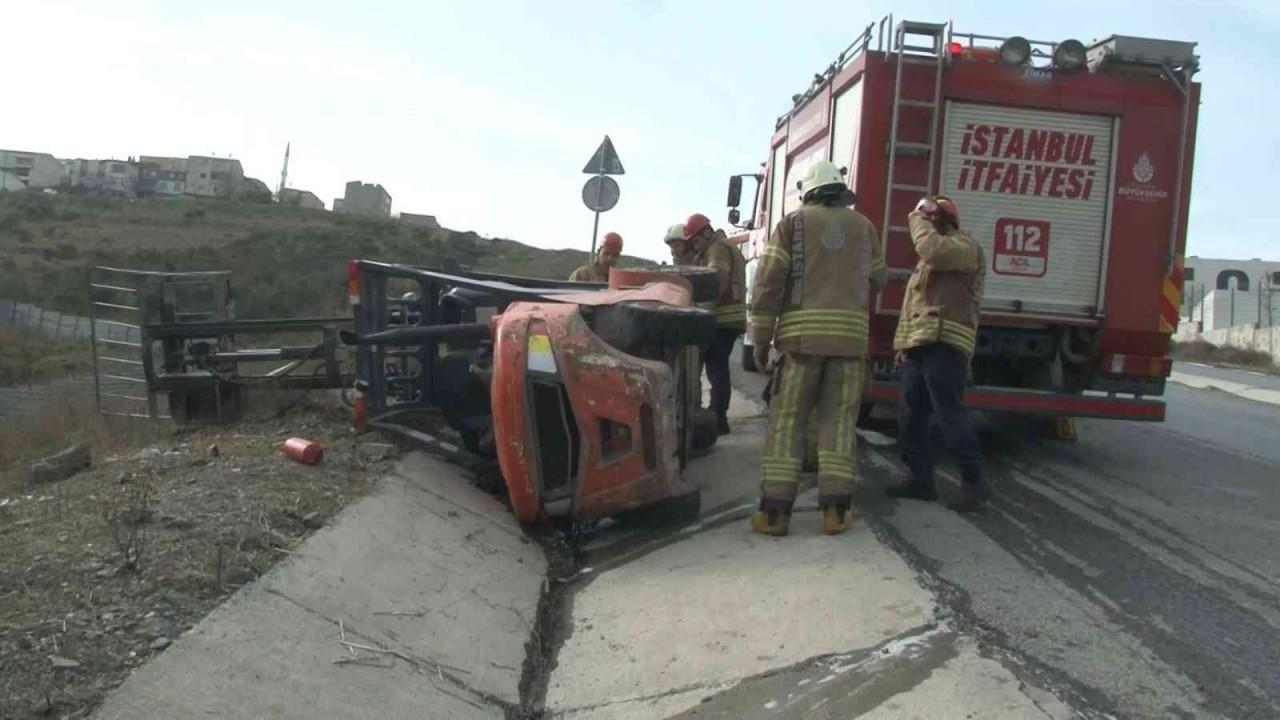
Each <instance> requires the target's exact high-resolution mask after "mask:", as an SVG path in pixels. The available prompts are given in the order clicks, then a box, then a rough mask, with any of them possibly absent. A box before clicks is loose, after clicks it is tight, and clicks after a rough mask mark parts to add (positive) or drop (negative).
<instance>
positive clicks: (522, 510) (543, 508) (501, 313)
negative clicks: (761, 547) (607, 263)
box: [344, 260, 717, 523]
mask: <svg viewBox="0 0 1280 720" xmlns="http://www.w3.org/2000/svg"><path fill="white" fill-rule="evenodd" d="M716 282H717V281H716V276H715V273H714V272H713V271H709V270H706V269H704V268H685V267H678V268H669V267H668V268H660V269H653V270H622V269H615V270H614V271H613V272H612V273H611V275H610V281H609V284H608V286H605V285H603V284H592V283H570V282H557V281H548V280H541V279H534V278H525V277H517V276H509V275H493V274H487V273H478V272H471V271H465V270H462V269H459V268H451V269H449V270H447V271H439V270H430V269H424V268H418V267H412V266H407V265H396V264H387V263H380V262H373V261H367V260H357V261H352V262H351V264H350V266H349V273H348V296H349V299H350V302H351V306H352V310H353V319H354V331H353V332H352V333H350V334H344V339H345V340H346V341H347V342H348V343H349V344H353V345H355V346H356V347H357V353H356V357H357V362H356V380H355V387H356V394H355V398H354V403H353V404H354V406H355V412H356V422H357V425H358V426H364V425H369V426H375V427H383V428H389V429H395V430H401V431H403V430H406V429H409V426H410V424H411V419H412V418H413V417H414V416H422V415H423V414H424V413H425V414H434V415H437V416H442V417H443V418H444V420H445V421H446V422H447V425H448V426H449V427H450V428H452V430H453V431H455V432H456V433H457V435H458V436H459V437H460V438H461V443H462V445H463V446H464V447H465V450H466V452H467V453H470V454H473V455H478V456H481V457H490V458H495V459H496V461H497V463H498V465H499V467H500V469H501V474H502V477H503V479H504V481H505V484H506V488H507V493H508V496H509V497H510V501H511V506H512V509H513V511H514V513H515V515H516V517H517V518H518V519H520V520H521V521H522V522H526V523H533V522H542V521H555V520H575V521H582V520H593V519H597V518H600V517H604V516H609V515H614V514H617V513H620V512H624V511H628V510H634V509H638V508H641V507H645V506H655V505H657V506H658V507H659V508H662V509H664V510H667V511H670V512H671V513H672V514H675V515H689V514H696V513H697V511H698V506H699V489H698V487H697V486H696V485H695V484H693V483H691V482H690V481H689V480H687V479H685V478H684V477H683V475H682V473H681V470H682V469H683V468H684V466H685V464H686V463H687V462H688V459H689V457H690V455H691V454H692V453H696V452H698V451H700V450H703V449H705V448H708V447H710V445H711V444H713V443H714V442H715V431H714V416H712V415H709V414H708V413H707V412H706V411H702V410H700V408H699V406H700V399H701V390H700V385H699V373H700V368H701V365H700V362H699V355H700V350H701V348H703V347H705V346H706V344H707V343H708V342H710V340H711V338H712V336H713V335H714V333H715V318H714V316H713V315H712V314H711V313H708V312H706V311H704V310H700V309H698V308H696V307H694V305H695V304H696V303H699V302H704V301H706V300H710V299H714V297H715V293H716ZM414 432H416V436H418V437H419V439H422V437H423V434H422V433H421V432H420V431H414ZM442 444H443V445H444V446H445V447H446V449H449V444H448V443H447V442H444V443H442ZM458 450H461V449H460V448H459V449H458Z"/></svg>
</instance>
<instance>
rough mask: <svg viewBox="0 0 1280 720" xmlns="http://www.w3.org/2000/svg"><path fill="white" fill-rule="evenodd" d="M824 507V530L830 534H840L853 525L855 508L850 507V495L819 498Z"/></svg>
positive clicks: (820, 504) (819, 504) (821, 505)
mask: <svg viewBox="0 0 1280 720" xmlns="http://www.w3.org/2000/svg"><path fill="white" fill-rule="evenodd" d="M818 507H820V508H821V509H822V532H824V533H826V534H828V535H839V534H840V533H842V532H844V531H845V530H848V529H849V528H850V527H852V526H853V510H851V509H850V508H849V497H848V496H847V495H846V496H844V497H823V498H819V500H818Z"/></svg>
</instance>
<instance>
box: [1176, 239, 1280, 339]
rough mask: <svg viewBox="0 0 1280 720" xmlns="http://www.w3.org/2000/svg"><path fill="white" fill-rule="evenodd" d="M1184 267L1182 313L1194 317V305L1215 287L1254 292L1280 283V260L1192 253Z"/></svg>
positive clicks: (1217, 288)
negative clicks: (1204, 256)
mask: <svg viewBox="0 0 1280 720" xmlns="http://www.w3.org/2000/svg"><path fill="white" fill-rule="evenodd" d="M1184 267H1185V270H1184V271H1183V275H1182V284H1183V293H1182V294H1183V299H1182V312H1181V315H1182V317H1184V318H1185V317H1190V314H1191V310H1192V308H1194V307H1196V305H1198V304H1199V302H1200V299H1201V298H1204V297H1208V295H1209V293H1211V292H1213V291H1214V290H1233V289H1234V290H1237V291H1251V290H1256V289H1258V288H1259V287H1261V286H1264V285H1268V284H1270V285H1276V286H1280V277H1277V273H1280V262H1278V261H1274V260H1262V259H1259V258H1254V259H1252V260H1226V259H1218V258H1202V257H1197V256H1195V255H1192V256H1190V257H1188V258H1187V259H1186V262H1185V265H1184ZM1198 318H1199V315H1198V314H1197V319H1198ZM1206 329H1208V328H1206Z"/></svg>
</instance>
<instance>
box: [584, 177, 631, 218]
mask: <svg viewBox="0 0 1280 720" xmlns="http://www.w3.org/2000/svg"><path fill="white" fill-rule="evenodd" d="M621 193H622V191H621V189H620V188H619V187H618V183H617V181H616V180H614V179H613V178H611V177H609V176H608V175H597V176H595V177H593V178H591V179H590V180H588V181H587V184H586V185H583V186H582V202H583V203H585V204H586V206H587V209H588V210H594V211H596V212H598V213H602V212H609V211H610V210H612V209H613V207H614V206H615V205H617V204H618V197H619V195H621Z"/></svg>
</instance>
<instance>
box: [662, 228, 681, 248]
mask: <svg viewBox="0 0 1280 720" xmlns="http://www.w3.org/2000/svg"><path fill="white" fill-rule="evenodd" d="M677 240H679V241H680V242H684V223H676V224H675V225H672V226H671V227H669V228H667V234H666V236H665V237H663V238H662V241H663V242H665V243H666V244H668V245H670V244H671V243H673V242H675V241H677Z"/></svg>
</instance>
